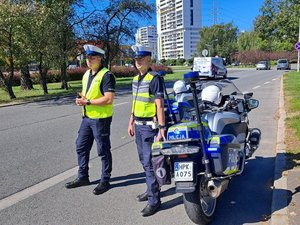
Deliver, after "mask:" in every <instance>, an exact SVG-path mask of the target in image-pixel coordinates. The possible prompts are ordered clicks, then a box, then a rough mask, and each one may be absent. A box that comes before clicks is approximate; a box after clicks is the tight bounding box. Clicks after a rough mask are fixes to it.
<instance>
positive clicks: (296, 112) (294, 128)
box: [283, 72, 300, 167]
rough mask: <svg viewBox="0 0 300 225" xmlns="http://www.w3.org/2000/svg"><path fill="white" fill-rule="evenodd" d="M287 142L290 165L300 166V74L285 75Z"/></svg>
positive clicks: (290, 73)
mask: <svg viewBox="0 0 300 225" xmlns="http://www.w3.org/2000/svg"><path fill="white" fill-rule="evenodd" d="M283 82H284V95H285V108H286V112H287V119H286V140H285V143H286V145H287V152H288V160H289V165H292V166H293V167H294V166H300V162H299V161H300V73H297V72H289V73H287V74H285V75H284V81H283Z"/></svg>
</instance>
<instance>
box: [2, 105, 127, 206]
mask: <svg viewBox="0 0 300 225" xmlns="http://www.w3.org/2000/svg"><path fill="white" fill-rule="evenodd" d="M127 103H128V102H122V103H118V104H115V106H119V105H124V104H127ZM77 171H78V166H76V167H74V168H72V169H69V170H67V171H65V172H63V173H60V174H58V175H56V176H54V177H51V178H49V179H47V180H44V181H42V182H40V183H38V184H35V185H33V186H31V187H28V188H26V189H24V190H22V191H20V192H17V193H15V194H13V195H10V196H8V197H6V198H4V199H1V200H0V211H1V210H3V209H6V208H8V207H10V206H12V205H14V204H16V203H18V202H20V201H23V200H25V199H27V198H29V197H30V196H33V195H35V194H37V193H39V192H41V191H44V190H46V189H47V188H50V187H52V186H54V185H56V184H58V183H60V182H62V181H64V180H66V179H68V178H70V177H72V176H75V175H76V174H77Z"/></svg>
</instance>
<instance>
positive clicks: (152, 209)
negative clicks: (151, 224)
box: [141, 202, 160, 217]
mask: <svg viewBox="0 0 300 225" xmlns="http://www.w3.org/2000/svg"><path fill="white" fill-rule="evenodd" d="M159 207H160V202H158V203H157V204H156V205H149V204H147V206H146V207H145V208H144V209H143V210H142V211H141V213H142V216H144V217H146V216H151V215H153V214H154V213H156V212H157V210H158V209H159Z"/></svg>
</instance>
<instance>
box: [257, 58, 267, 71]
mask: <svg viewBox="0 0 300 225" xmlns="http://www.w3.org/2000/svg"><path fill="white" fill-rule="evenodd" d="M256 69H257V70H270V69H271V63H270V61H268V60H264V61H259V62H258V63H257V64H256Z"/></svg>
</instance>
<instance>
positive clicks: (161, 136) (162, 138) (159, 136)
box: [155, 128, 166, 142]
mask: <svg viewBox="0 0 300 225" xmlns="http://www.w3.org/2000/svg"><path fill="white" fill-rule="evenodd" d="M165 140H166V136H165V129H164V128H161V129H159V131H158V134H157V136H156V140H155V141H156V142H159V141H165Z"/></svg>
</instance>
